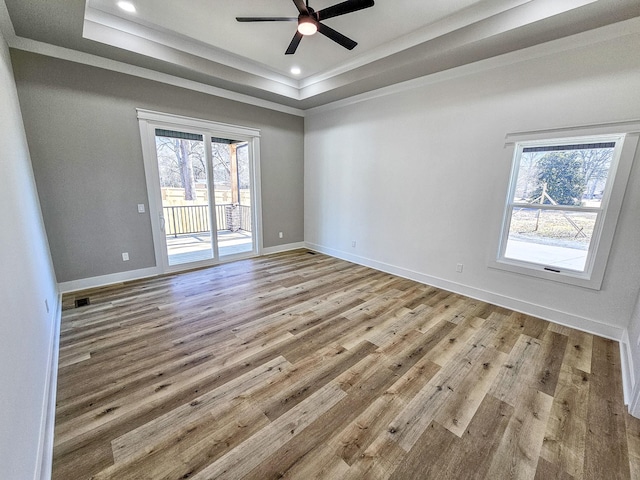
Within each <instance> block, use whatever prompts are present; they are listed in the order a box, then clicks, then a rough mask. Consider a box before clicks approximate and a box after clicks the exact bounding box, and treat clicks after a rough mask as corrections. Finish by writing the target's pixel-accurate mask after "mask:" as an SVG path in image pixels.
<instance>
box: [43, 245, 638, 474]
mask: <svg viewBox="0 0 640 480" xmlns="http://www.w3.org/2000/svg"><path fill="white" fill-rule="evenodd" d="M77 296H79V297H80V296H84V294H78V295H77ZM90 298H91V302H92V304H91V305H90V306H88V307H82V308H78V309H68V310H65V311H64V312H63V321H62V334H61V349H60V367H59V380H58V404H57V417H56V430H55V448H54V471H53V477H54V479H64V480H69V479H85V478H95V479H118V480H122V479H136V480H138V479H147V478H148V479H154V480H157V479H183V478H190V479H209V478H210V479H231V478H233V479H240V478H242V479H261V480H262V479H275V478H291V479H303V480H307V479H313V478H325V479H332V480H333V479H343V478H344V479H386V478H391V479H432V478H433V479H471V478H475V479H484V478H486V479H492V480H493V479H503V478H513V479H519V480H521V479H539V480H542V479H544V480H546V479H564V480H569V479H582V478H585V479H607V480H608V479H617V478H620V479H628V478H640V421H638V420H636V419H634V418H632V417H630V416H629V415H628V414H627V413H626V409H625V407H624V405H623V401H622V389H621V374H620V359H619V350H618V344H617V343H616V342H613V341H610V340H605V339H602V338H599V337H595V336H592V335H588V334H585V333H581V332H579V331H576V330H572V329H569V328H565V327H560V326H557V325H553V324H550V323H548V322H545V321H542V320H539V319H536V318H533V317H530V316H526V315H522V314H519V313H514V312H512V311H509V310H506V309H504V308H500V307H496V306H492V305H488V304H485V303H482V302H479V301H475V300H471V299H469V298H465V297H462V296H459V295H456V294H452V293H448V292H445V291H442V290H438V289H436V288H432V287H428V286H425V285H421V284H418V283H415V282H412V281H409V280H405V279H401V278H398V277H394V276H392V275H388V274H385V273H381V272H377V271H374V270H371V269H368V268H364V267H360V266H357V265H353V264H350V263H347V262H343V261H341V260H336V259H333V258H330V257H327V256H324V255H320V254H312V253H309V252H306V251H302V250H300V251H296V252H289V253H285V254H279V255H273V256H268V257H262V258H258V259H253V260H246V261H240V262H235V263H231V264H225V265H220V266H217V267H215V268H210V269H206V270H199V271H194V272H190V273H185V274H181V275H175V276H167V277H162V278H156V279H152V280H147V281H138V282H131V283H128V284H125V285H123V286H122V285H121V286H115V287H110V288H105V289H100V290H96V291H93V292H91V293H90ZM73 300H74V296H73V295H71V296H66V297H65V299H64V303H65V305H68V304H69V303H73Z"/></svg>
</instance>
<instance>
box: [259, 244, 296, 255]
mask: <svg viewBox="0 0 640 480" xmlns="http://www.w3.org/2000/svg"><path fill="white" fill-rule="evenodd" d="M299 248H305V243H304V242H296V243H287V244H285V245H276V246H275V247H266V248H263V249H262V254H263V255H271V254H272V253H281V252H288V251H290V250H298V249H299Z"/></svg>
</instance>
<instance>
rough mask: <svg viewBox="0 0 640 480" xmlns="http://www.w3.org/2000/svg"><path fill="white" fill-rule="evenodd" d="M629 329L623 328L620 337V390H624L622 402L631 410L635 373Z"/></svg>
mask: <svg viewBox="0 0 640 480" xmlns="http://www.w3.org/2000/svg"><path fill="white" fill-rule="evenodd" d="M629 345H630V344H629V331H628V330H627V329H626V328H625V329H624V332H623V333H622V338H621V339H620V368H621V370H622V391H623V392H624V404H625V405H628V406H629V410H630V411H631V406H632V405H631V401H632V397H633V393H634V392H633V389H634V388H635V375H634V368H633V357H632V356H631V350H630V348H629Z"/></svg>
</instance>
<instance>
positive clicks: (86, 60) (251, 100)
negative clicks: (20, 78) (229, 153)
mask: <svg viewBox="0 0 640 480" xmlns="http://www.w3.org/2000/svg"><path fill="white" fill-rule="evenodd" d="M0 2H2V3H3V4H4V2H3V0H0ZM6 40H7V43H8V44H9V47H11V48H14V49H17V50H23V51H25V52H31V53H37V54H40V55H45V56H47V57H52V58H58V59H60V60H67V61H70V62H75V63H81V64H84V65H90V66H93V67H98V68H103V69H105V70H110V71H113V72H119V73H124V74H127V75H133V76H135V77H139V78H144V79H147V80H153V81H156V82H160V83H165V84H167V85H173V86H175V87H181V88H186V89H188V90H193V91H195V92H200V93H206V94H209V95H214V96H216V97H221V98H226V99H228V100H233V101H236V102H241V103H246V104H249V105H254V106H256V107H262V108H267V109H269V110H275V111H278V112H282V113H288V114H290V115H296V116H299V117H304V111H303V110H300V109H298V108H293V107H288V106H286V105H281V104H279V103H276V102H270V101H268V100H263V99H261V98H256V97H252V96H251V95H245V94H243V93H236V92H232V91H231V90H226V89H224V88H219V87H214V86H211V85H206V84H204V83H200V82H195V81H193V80H187V79H184V78H181V77H176V76H175V75H169V74H166V73H162V72H157V71H155V70H150V69H148V68H143V67H138V66H135V65H130V64H128V63H124V62H119V61H117V60H110V59H107V58H104V57H99V56H97V55H92V54H90V53H84V52H79V51H77V50H71V49H69V48H64V47H58V46H56V45H50V44H48V43H43V42H38V41H36V40H31V39H28V38H22V37H18V36H15V35H14V37H13V38H7V39H6Z"/></svg>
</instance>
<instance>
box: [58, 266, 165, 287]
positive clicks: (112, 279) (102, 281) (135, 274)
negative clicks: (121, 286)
mask: <svg viewBox="0 0 640 480" xmlns="http://www.w3.org/2000/svg"><path fill="white" fill-rule="evenodd" d="M159 273H160V271H159V269H158V268H157V267H151V268H142V269H140V270H129V271H128V272H120V273H112V274H110V275H101V276H99V277H90V278H81V279H80V280H72V281H70V282H61V283H59V284H58V289H59V290H60V293H68V292H76V291H78V290H86V289H87V288H96V287H105V286H107V285H113V284H114V283H121V282H128V281H130V280H139V279H141V278H147V277H155V276H156V275H158V274H159Z"/></svg>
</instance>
